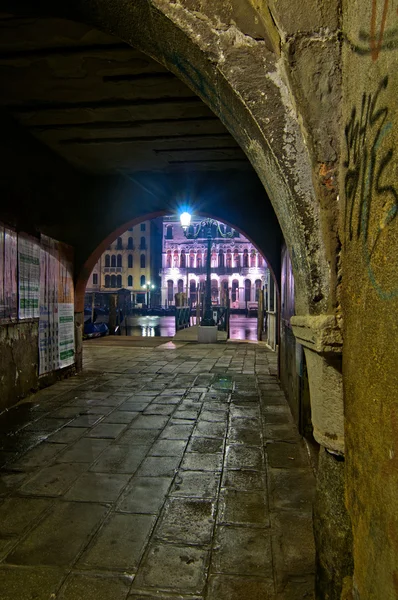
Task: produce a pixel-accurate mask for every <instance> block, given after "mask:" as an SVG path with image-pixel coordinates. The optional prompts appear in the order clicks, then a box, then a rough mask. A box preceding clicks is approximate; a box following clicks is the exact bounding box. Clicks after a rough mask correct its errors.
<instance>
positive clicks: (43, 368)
mask: <svg viewBox="0 0 398 600" xmlns="http://www.w3.org/2000/svg"><path fill="white" fill-rule="evenodd" d="M73 301H74V297H73V250H72V249H71V248H70V247H69V246H66V245H65V244H62V243H60V242H58V241H56V240H54V239H52V238H49V237H47V236H42V238H41V250H40V320H39V374H40V375H43V374H45V373H48V372H50V371H55V370H57V369H62V368H64V367H67V366H69V365H72V364H73V363H74V360H75V349H74V346H75V337H74V309H73V306H74V304H73Z"/></svg>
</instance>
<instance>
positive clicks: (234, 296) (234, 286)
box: [231, 279, 239, 302]
mask: <svg viewBox="0 0 398 600" xmlns="http://www.w3.org/2000/svg"><path fill="white" fill-rule="evenodd" d="M231 296H232V302H236V301H237V300H239V281H238V280H237V279H234V280H233V282H232V293H231Z"/></svg>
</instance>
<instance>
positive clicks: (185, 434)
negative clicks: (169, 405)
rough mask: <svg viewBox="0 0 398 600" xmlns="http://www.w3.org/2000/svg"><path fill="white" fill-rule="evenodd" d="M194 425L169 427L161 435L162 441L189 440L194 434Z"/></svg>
mask: <svg viewBox="0 0 398 600" xmlns="http://www.w3.org/2000/svg"><path fill="white" fill-rule="evenodd" d="M192 429H193V423H192V424H189V425H167V427H165V428H164V429H163V431H162V433H161V435H160V438H161V439H167V440H188V438H189V437H190V435H191V433H192Z"/></svg>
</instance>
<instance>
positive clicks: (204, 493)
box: [171, 471, 220, 498]
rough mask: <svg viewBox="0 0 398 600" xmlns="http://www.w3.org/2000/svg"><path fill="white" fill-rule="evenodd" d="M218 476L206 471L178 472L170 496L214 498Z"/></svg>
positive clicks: (218, 481) (218, 482)
mask: <svg viewBox="0 0 398 600" xmlns="http://www.w3.org/2000/svg"><path fill="white" fill-rule="evenodd" d="M219 484H220V474H219V473H211V472H208V471H179V472H178V474H177V476H176V479H175V483H174V485H173V488H172V491H171V494H172V495H173V496H189V497H197V498H215V497H216V495H217V492H218V486H219Z"/></svg>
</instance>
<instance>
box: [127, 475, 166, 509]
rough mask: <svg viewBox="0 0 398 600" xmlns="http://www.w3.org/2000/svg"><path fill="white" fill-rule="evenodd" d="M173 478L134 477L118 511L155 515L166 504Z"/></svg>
mask: <svg viewBox="0 0 398 600" xmlns="http://www.w3.org/2000/svg"><path fill="white" fill-rule="evenodd" d="M172 481H173V478H172V477H156V478H155V477H137V476H135V477H133V479H132V480H131V482H130V483H129V485H128V486H127V488H126V489H125V491H124V492H123V495H122V497H121V498H120V500H119V502H118V504H117V506H116V510H118V511H121V512H132V513H143V514H152V513H153V514H154V513H156V512H157V511H158V510H159V509H160V508H161V506H162V505H163V503H164V500H165V497H166V494H167V492H168V490H169V487H170V485H171V482H172Z"/></svg>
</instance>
